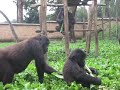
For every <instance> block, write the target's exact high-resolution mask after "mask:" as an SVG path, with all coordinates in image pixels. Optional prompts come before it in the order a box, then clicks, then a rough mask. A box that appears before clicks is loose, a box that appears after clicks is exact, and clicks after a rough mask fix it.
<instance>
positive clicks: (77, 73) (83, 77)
mask: <svg viewBox="0 0 120 90" xmlns="http://www.w3.org/2000/svg"><path fill="white" fill-rule="evenodd" d="M71 71H72V73H71V74H72V75H73V77H74V78H75V79H76V81H78V82H81V83H86V84H87V83H88V84H94V85H100V84H101V80H100V79H99V78H96V77H92V76H90V75H89V74H86V71H85V70H84V69H83V68H80V67H79V66H78V64H77V63H74V65H72V70H71Z"/></svg>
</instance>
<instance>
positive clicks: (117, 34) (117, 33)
mask: <svg viewBox="0 0 120 90" xmlns="http://www.w3.org/2000/svg"><path fill="white" fill-rule="evenodd" d="M118 4H119V3H118V0H116V7H115V8H116V37H117V38H119V32H118Z"/></svg>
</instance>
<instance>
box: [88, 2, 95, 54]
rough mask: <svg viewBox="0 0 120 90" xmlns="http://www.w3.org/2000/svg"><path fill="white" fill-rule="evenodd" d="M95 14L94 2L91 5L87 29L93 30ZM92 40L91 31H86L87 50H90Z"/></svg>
mask: <svg viewBox="0 0 120 90" xmlns="http://www.w3.org/2000/svg"><path fill="white" fill-rule="evenodd" d="M93 14H94V3H92V5H91V6H90V7H89V13H88V27H87V30H92V22H93ZM90 42H91V31H88V32H86V52H87V53H89V51H90Z"/></svg>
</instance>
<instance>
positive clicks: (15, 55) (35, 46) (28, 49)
mask: <svg viewBox="0 0 120 90" xmlns="http://www.w3.org/2000/svg"><path fill="white" fill-rule="evenodd" d="M48 45H49V39H48V38H47V37H46V36H42V35H37V36H35V37H32V38H30V39H27V40H24V41H22V42H19V43H17V44H15V45H12V46H9V47H6V48H3V49H0V81H2V82H3V84H4V85H5V84H7V83H11V82H12V80H13V77H14V74H16V73H20V72H22V71H23V70H25V69H26V67H27V66H28V64H29V63H30V62H31V61H32V60H33V59H35V66H36V69H37V74H38V78H39V82H40V83H42V82H43V78H44V72H46V73H48V74H50V73H52V72H56V70H54V69H53V68H52V67H50V66H48V65H47V64H46V62H45V60H44V54H45V53H46V52H47V51H48Z"/></svg>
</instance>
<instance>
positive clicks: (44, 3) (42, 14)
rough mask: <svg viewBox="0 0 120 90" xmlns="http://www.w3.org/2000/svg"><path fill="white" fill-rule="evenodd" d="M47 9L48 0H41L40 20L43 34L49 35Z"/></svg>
mask: <svg viewBox="0 0 120 90" xmlns="http://www.w3.org/2000/svg"><path fill="white" fill-rule="evenodd" d="M46 10H47V1H46V0H41V7H40V12H39V17H40V18H39V22H40V29H41V34H43V35H47V23H46Z"/></svg>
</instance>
